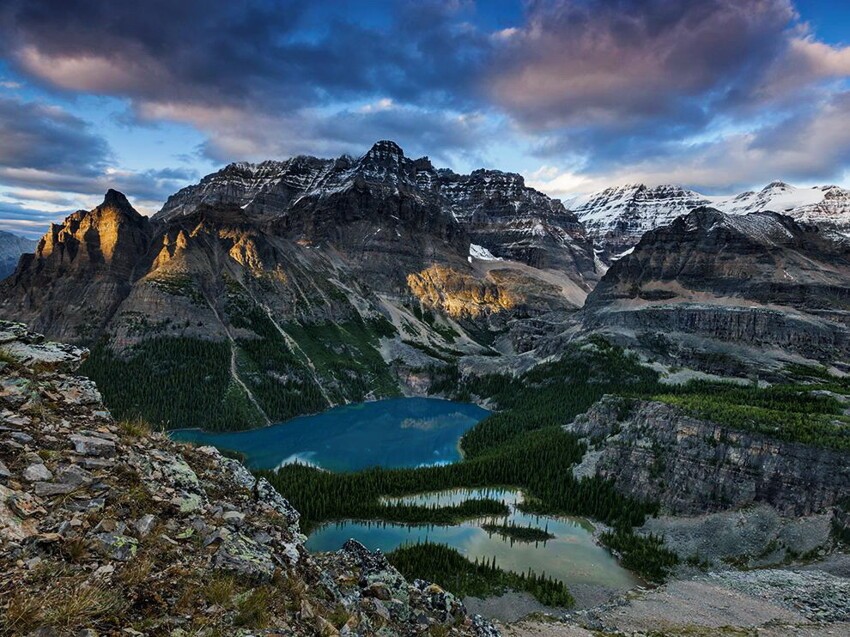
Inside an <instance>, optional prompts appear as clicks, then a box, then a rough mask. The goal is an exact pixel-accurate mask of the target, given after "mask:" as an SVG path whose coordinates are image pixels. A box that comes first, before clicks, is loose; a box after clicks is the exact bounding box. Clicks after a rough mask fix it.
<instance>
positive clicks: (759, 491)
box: [566, 397, 850, 517]
mask: <svg viewBox="0 0 850 637" xmlns="http://www.w3.org/2000/svg"><path fill="white" fill-rule="evenodd" d="M624 401H625V399H622V398H617V397H605V398H604V399H602V400H600V401H599V402H598V403H596V404H595V405H594V406H593V407H592V408H591V409H590V410H589V411H588V412H587V413H585V414H582V415H580V416H578V417H577V418H576V419H575V420H574V421H573V422H572V423H571V424H569V425H567V426H566V429H567V431H571V432H574V433H576V434H578V435H580V436H582V437H586V438H589V439H592V440H594V441H596V443H595V445H594V450H592V451H590V452H588V454H587V455H586V456H585V460H584V461H583V463H582V464H581V465H579V466H578V467H577V469H576V471H578V472H579V473H583V474H596V475H600V476H603V477H605V478H610V479H612V480H613V481H614V482H615V484H616V485H617V488H618V489H620V490H622V491H623V492H624V493H628V494H629V495H632V496H635V497H645V496H646V494H651V497H652V498H653V499H655V500H658V501H659V502H660V504H661V506H662V508H663V509H664V510H665V511H666V512H668V513H671V514H679V515H681V514H684V515H689V514H699V513H706V512H712V511H721V510H727V509H735V508H741V507H746V506H750V505H753V504H768V505H770V506H771V507H773V508H774V509H775V510H776V511H777V512H778V513H779V514H780V515H783V516H788V517H796V516H804V515H811V514H819V513H824V512H830V510H831V508H832V507H833V506H835V505H836V504H838V502H839V501H840V500H841V499H842V498H843V497H845V496H846V494H847V493H848V490H850V467H848V466H847V457H846V454H842V453H839V452H834V451H830V450H827V449H822V448H818V447H812V446H808V445H802V444H796V443H788V442H779V441H776V440H773V439H769V438H766V437H764V436H760V435H757V434H751V433H743V432H739V431H735V430H732V429H729V428H728V427H723V426H720V425H717V424H715V423H712V422H708V421H704V420H699V419H697V418H693V417H690V416H688V415H687V414H685V413H684V412H683V411H682V410H681V409H679V408H677V407H674V406H671V405H667V404H665V403H660V402H653V401H634V402H632V403H629V404H628V406H627V407H626V403H624Z"/></svg>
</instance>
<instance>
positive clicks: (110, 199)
mask: <svg viewBox="0 0 850 637" xmlns="http://www.w3.org/2000/svg"><path fill="white" fill-rule="evenodd" d="M99 207H100V208H114V209H116V210H120V211H121V212H127V213H128V214H129V213H135V214H136V215H138V214H139V213H138V212H136V209H135V208H133V206H131V205H130V202H129V201H128V200H127V197H126V196H125V195H124V193H123V192H118V191H117V190H113V189H112V188H110V189H109V190H107V191H106V195H104V197H103V203H102V204H100V206H99Z"/></svg>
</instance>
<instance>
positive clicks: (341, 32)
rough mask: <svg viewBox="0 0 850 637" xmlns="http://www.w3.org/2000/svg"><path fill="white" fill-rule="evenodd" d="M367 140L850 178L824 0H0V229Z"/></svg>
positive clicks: (515, 164) (841, 33)
mask: <svg viewBox="0 0 850 637" xmlns="http://www.w3.org/2000/svg"><path fill="white" fill-rule="evenodd" d="M379 139H392V140H395V141H396V142H398V143H399V144H400V145H401V146H402V148H404V150H405V153H406V154H407V155H408V156H413V157H418V156H423V155H427V156H429V157H430V158H431V160H432V161H433V162H434V163H435V164H436V165H438V166H446V167H450V168H453V169H454V170H456V171H458V172H468V171H470V170H473V169H475V168H479V167H486V168H498V169H501V170H510V171H516V172H519V173H521V174H523V175H524V176H525V178H526V181H527V182H528V183H529V184H530V185H532V186H534V187H536V188H539V189H540V190H543V191H544V192H546V193H547V194H550V195H552V196H557V197H562V198H566V199H568V198H569V197H571V196H573V195H575V194H579V193H587V192H593V191H596V190H599V189H601V188H604V187H607V186H611V185H617V184H623V183H646V184H648V185H657V184H663V183H674V184H679V185H683V186H685V187H689V188H693V189H695V190H698V191H700V192H702V193H705V194H731V193H734V192H738V191H740V190H744V189H752V188H761V187H762V186H764V185H765V184H767V183H768V182H770V181H773V180H776V179H781V180H784V181H788V182H790V183H793V184H796V185H801V186H812V185H818V184H832V183H836V184H839V185H843V186H848V185H850V1H847V0H525V1H523V0H504V1H501V0H481V1H479V2H475V1H472V0H418V1H409V2H408V1H403V0H396V1H390V0H371V1H357V0H329V1H327V2H314V1H311V0H228V1H221V2H219V1H216V0H181V1H179V2H174V0H136V1H135V2H115V1H114V0H0V229H3V230H10V231H13V232H16V233H18V234H24V235H27V236H32V237H36V236H39V235H41V234H42V233H43V232H44V231H45V229H46V227H47V224H48V223H49V222H51V221H57V220H61V219H62V218H63V217H64V216H65V215H67V214H68V213H69V212H71V211H73V210H76V209H79V208H90V207H92V206H94V205H96V204H97V203H99V201H100V200H101V199H102V197H103V193H104V192H105V191H106V190H107V189H108V188H116V189H118V190H121V191H122V192H124V193H125V194H127V196H128V197H129V198H130V200H131V201H132V202H133V203H134V205H135V206H136V207H137V209H139V210H140V211H142V212H144V213H146V214H151V213H153V212H155V211H156V210H157V209H158V208H159V207H160V206H161V205H162V203H163V202H164V200H165V199H166V198H167V197H168V195H169V194H171V193H173V192H175V191H176V190H178V189H179V188H181V187H183V186H186V185H188V184H190V183H195V182H197V181H198V180H199V179H200V178H201V177H202V176H203V175H205V174H208V173H210V172H213V171H215V170H217V169H219V168H221V167H222V166H224V165H226V164H227V163H229V162H232V161H246V160H247V161H262V160H264V159H280V158H285V157H289V156H292V155H297V154H310V155H316V156H320V157H335V156H339V155H341V154H344V153H347V154H351V155H354V156H357V155H361V154H363V153H364V152H365V151H366V150H368V148H369V147H370V146H371V145H372V143H374V142H375V141H377V140H379Z"/></svg>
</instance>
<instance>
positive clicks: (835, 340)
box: [584, 208, 850, 361]
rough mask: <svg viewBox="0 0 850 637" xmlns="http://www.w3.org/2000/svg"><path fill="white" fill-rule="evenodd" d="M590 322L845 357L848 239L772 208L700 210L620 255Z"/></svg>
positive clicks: (849, 311) (849, 330) (597, 293)
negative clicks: (737, 211) (759, 210)
mask: <svg viewBox="0 0 850 637" xmlns="http://www.w3.org/2000/svg"><path fill="white" fill-rule="evenodd" d="M584 321H585V326H586V327H588V328H591V329H593V328H598V327H600V326H606V327H608V328H610V329H611V330H612V331H618V330H619V331H620V332H621V333H622V334H623V335H624V338H632V339H637V340H641V339H642V338H643V337H646V336H652V335H656V334H660V335H662V338H664V339H666V340H668V341H669V340H672V341H674V342H675V341H677V340H679V341H681V340H682V338H684V336H688V335H689V336H693V337H699V338H703V339H707V340H709V341H715V342H721V343H724V342H725V343H736V344H743V345H751V346H753V347H757V348H776V349H783V350H785V351H786V352H788V353H789V354H791V353H796V354H798V355H802V356H806V357H811V358H816V359H819V360H824V361H830V360H841V359H846V357H847V354H848V352H850V240H848V239H846V238H844V237H843V236H841V235H838V234H836V233H834V232H830V231H823V230H821V229H820V228H819V227H817V226H813V225H809V224H802V223H798V222H796V221H794V220H793V219H791V218H790V217H787V216H784V215H779V214H776V213H768V212H763V213H752V214H749V215H745V216H735V215H727V214H723V213H721V212H719V211H717V210H714V209H711V208H698V209H696V210H694V211H692V212H691V213H689V214H688V215H687V216H686V217H681V218H679V219H677V220H676V221H674V222H673V223H672V224H670V225H669V226H666V227H663V228H658V229H656V230H652V231H650V232H648V233H646V235H644V237H643V238H642V239H641V241H640V243H638V245H637V246H636V247H635V249H634V251H633V252H632V253H631V254H629V255H627V256H624V257H623V258H622V259H620V260H618V261H617V262H616V263H615V264H614V265H613V266H612V267H611V269H610V270H608V272H607V273H606V275H605V277H604V278H603V280H602V281H601V282H600V283H599V285H598V286H597V287H596V289H595V290H594V291H593V293H591V294H590V296H589V297H588V299H587V303H586V305H585V309H584ZM682 335H684V336H682Z"/></svg>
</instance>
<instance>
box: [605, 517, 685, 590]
mask: <svg viewBox="0 0 850 637" xmlns="http://www.w3.org/2000/svg"><path fill="white" fill-rule="evenodd" d="M599 539H600V540H602V542H603V543H604V544H605V545H606V546H608V547H609V548H611V549H613V550H614V551H616V552H617V553H618V554H619V555H620V563H621V564H622V565H623V566H625V567H626V568H627V569H629V570H632V571H634V572H636V573H638V574H640V575H641V576H642V577H644V578H646V579H648V580H650V581H654V582H661V581H663V580H664V579H665V578H666V577H667V575H668V574H669V572H670V569H672V568H673V567H674V566H676V565H677V564H678V563H679V558H678V557H677V556H676V554H675V553H673V552H672V551H669V550H667V549H666V548H664V541H663V540H662V539H661V538H660V537H658V536H656V535H636V534H635V533H632V532H631V530H626V529H618V530H615V531H607V532H605V533H603V534H602V535H601V536H600V538H599Z"/></svg>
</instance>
